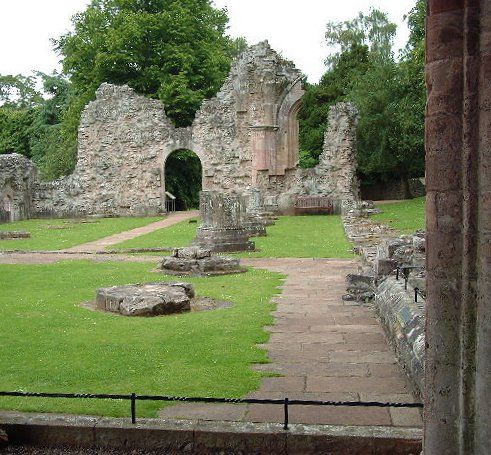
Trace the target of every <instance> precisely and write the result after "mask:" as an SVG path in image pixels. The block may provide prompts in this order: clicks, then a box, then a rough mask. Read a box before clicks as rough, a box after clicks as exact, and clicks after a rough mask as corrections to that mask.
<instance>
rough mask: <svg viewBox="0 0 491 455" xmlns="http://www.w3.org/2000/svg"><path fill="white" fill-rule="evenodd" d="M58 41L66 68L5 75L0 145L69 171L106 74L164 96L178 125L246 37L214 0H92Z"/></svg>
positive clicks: (51, 171) (46, 167)
mask: <svg viewBox="0 0 491 455" xmlns="http://www.w3.org/2000/svg"><path fill="white" fill-rule="evenodd" d="M72 25H73V31H72V32H69V33H67V34H65V35H63V36H61V37H60V38H58V39H56V40H53V43H54V46H55V49H56V50H57V52H58V53H59V54H60V56H61V59H62V64H63V76H60V75H52V76H48V75H41V74H38V75H37V76H38V80H39V79H41V82H42V84H43V90H42V92H41V93H40V92H39V91H37V90H36V88H35V86H36V83H35V82H36V78H35V77H24V76H0V126H1V127H2V130H1V131H0V153H10V152H13V151H16V152H18V153H23V154H24V155H26V156H28V157H32V158H33V159H34V160H35V161H36V163H37V164H38V165H39V167H40V168H41V172H42V175H43V176H44V177H45V178H56V177H59V176H61V175H65V174H69V173H70V172H72V170H73V168H74V165H75V162H76V150H77V132H78V126H79V123H80V116H81V112H82V110H83V108H84V106H85V105H86V104H87V103H88V102H89V101H90V100H92V99H94V97H95V91H96V89H97V88H98V87H99V85H100V84H101V83H102V82H110V83H114V84H128V85H129V86H130V87H132V88H133V89H134V90H136V91H137V92H138V93H141V94H144V95H147V96H149V97H151V98H154V99H160V100H161V101H162V102H163V103H164V105H165V109H166V113H167V115H168V116H169V117H170V118H171V119H172V120H173V121H174V123H175V124H176V126H186V125H189V124H190V123H191V122H192V120H193V118H194V115H195V113H196V111H197V110H198V108H199V107H200V105H201V103H202V101H203V100H204V99H205V98H209V97H212V96H213V95H215V94H216V92H217V91H218V90H219V89H220V87H221V85H222V84H223V82H224V80H225V78H226V76H227V74H228V71H229V69H230V64H231V61H232V58H233V57H234V56H235V55H237V54H238V53H239V52H240V51H241V50H243V49H244V48H245V46H246V42H245V40H244V39H243V38H239V39H231V38H229V37H228V36H227V35H226V30H227V26H228V17H227V13H226V11H225V10H222V9H217V8H215V7H214V6H213V4H212V2H211V0H92V1H91V3H90V4H89V6H88V7H87V8H86V9H85V11H83V12H81V13H79V14H76V15H75V16H74V17H73V18H72Z"/></svg>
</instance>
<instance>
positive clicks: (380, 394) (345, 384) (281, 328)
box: [163, 259, 422, 427]
mask: <svg viewBox="0 0 491 455" xmlns="http://www.w3.org/2000/svg"><path fill="white" fill-rule="evenodd" d="M242 262H243V264H244V265H250V266H254V267H260V268H267V269H269V270H274V271H278V272H281V273H284V274H285V275H286V276H287V278H286V279H285V281H284V283H283V285H282V286H281V289H282V291H283V292H282V294H281V295H278V296H275V297H274V299H273V300H274V302H276V303H277V308H276V311H274V312H273V315H274V317H275V323H274V325H272V326H269V327H267V328H266V330H268V331H269V332H270V333H271V336H270V339H269V341H268V342H267V343H265V344H263V345H259V346H260V347H262V348H264V349H266V350H267V351H268V354H269V358H270V359H271V360H272V362H271V363H269V364H258V365H253V367H252V368H253V369H254V370H255V371H260V372H264V373H277V374H281V375H282V376H281V377H265V378H263V379H262V382H261V387H260V388H259V390H257V391H256V392H253V393H251V394H249V395H248V398H263V399H271V398H273V399H283V398H285V397H288V398H289V399H303V400H312V399H313V400H328V401H358V400H366V401H383V402H387V401H392V402H414V397H413V396H412V394H411V391H410V388H409V386H408V383H407V381H406V379H405V377H404V375H403V373H402V371H401V369H400V368H399V366H398V364H397V361H396V358H395V355H394V352H393V350H392V349H391V348H390V346H389V345H388V344H387V342H386V339H385V336H384V332H383V329H382V327H381V326H380V324H379V323H378V321H377V320H376V319H375V317H374V315H373V313H372V311H371V310H370V309H369V308H366V307H364V306H361V305H359V304H357V303H353V302H343V300H342V299H341V296H342V295H343V293H344V292H345V276H346V274H348V273H349V272H351V271H352V270H353V269H354V268H355V264H354V262H353V261H349V260H348V261H347V260H332V259H331V260H312V259H246V260H243V261H242ZM197 406H198V408H196V409H194V408H193V405H192V404H189V405H188V407H185V408H183V407H182V406H181V405H180V407H179V408H178V410H176V413H179V412H180V413H181V414H183V417H186V418H189V417H191V416H197V415H198V414H197V413H199V412H201V413H202V414H201V415H202V416H203V418H204V419H205V420H206V419H211V420H212V419H213V416H214V415H215V414H216V413H220V412H225V411H226V410H228V412H226V415H223V417H224V419H223V420H229V419H232V418H233V417H238V415H239V414H240V419H241V420H242V421H251V422H281V421H282V419H283V407H282V406H280V405H259V404H253V405H241V406H240V407H237V406H235V407H234V405H231V406H232V408H230V409H228V408H219V410H218V411H217V410H211V411H210V413H209V414H207V413H206V411H204V410H203V409H205V408H206V406H204V407H202V405H197ZM239 408H240V411H238V409H239ZM186 409H187V410H188V411H187V412H189V414H186V412H185V411H186ZM163 412H165V413H166V415H170V414H169V413H171V412H173V411H168V410H165V411H163ZM174 414H175V413H174ZM290 421H291V422H295V423H304V424H329V425H331V424H336V425H384V426H400V427H421V425H422V420H421V416H420V411H419V410H417V409H400V408H397V409H396V408H366V407H365V408H362V407H346V406H343V407H319V406H291V409H290Z"/></svg>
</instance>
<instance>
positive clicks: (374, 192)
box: [360, 178, 426, 201]
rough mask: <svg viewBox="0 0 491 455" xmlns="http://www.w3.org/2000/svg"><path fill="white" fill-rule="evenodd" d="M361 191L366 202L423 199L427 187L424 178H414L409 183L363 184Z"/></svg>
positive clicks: (395, 181) (399, 181) (393, 181)
mask: <svg viewBox="0 0 491 455" xmlns="http://www.w3.org/2000/svg"><path fill="white" fill-rule="evenodd" d="M360 191H361V197H362V199H364V200H371V201H384V200H392V199H395V200H398V199H413V198H416V197H421V196H424V195H425V194H426V187H425V179H424V178H413V179H409V180H408V181H407V183H406V182H405V181H403V180H391V181H389V182H384V183H375V184H372V185H366V184H365V185H363V184H362V185H361V187H360Z"/></svg>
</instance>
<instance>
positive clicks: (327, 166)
mask: <svg viewBox="0 0 491 455" xmlns="http://www.w3.org/2000/svg"><path fill="white" fill-rule="evenodd" d="M302 85H303V75H302V74H301V72H300V71H299V70H298V69H296V68H295V66H294V65H293V64H292V63H291V62H289V61H287V60H285V59H283V58H282V57H281V56H280V55H279V54H278V53H276V52H275V51H274V50H273V49H271V47H270V46H269V44H268V43H267V42H262V43H259V44H257V45H255V46H252V47H250V48H248V49H247V50H246V51H245V52H244V53H243V54H242V55H241V56H240V57H239V58H238V59H237V60H236V61H235V63H234V64H233V66H232V69H231V71H230V74H229V76H228V78H227V79H226V81H225V83H224V85H223V87H222V88H221V90H220V91H219V93H218V94H217V95H216V96H215V97H213V98H212V99H209V100H206V101H204V102H203V104H202V106H201V108H200V109H199V111H198V112H197V114H196V117H195V120H194V122H193V124H192V125H191V126H190V127H188V128H176V127H175V126H174V125H173V123H172V122H171V121H170V119H169V118H168V117H167V116H166V113H165V108H164V106H163V105H162V103H161V102H160V101H156V100H151V99H148V98H146V97H144V96H142V95H138V94H136V93H135V92H134V91H133V90H132V89H131V88H129V87H128V86H115V85H111V84H102V85H101V86H100V87H99V89H98V90H97V92H96V99H95V100H94V101H92V102H90V103H89V104H88V105H87V106H86V108H85V110H84V111H83V113H82V117H81V122H80V128H79V136H78V143H79V144H78V157H77V164H76V167H75V171H74V173H73V174H72V175H70V176H67V177H64V178H62V179H60V180H57V181H54V182H49V183H40V182H38V183H37V184H36V188H35V191H34V192H33V196H32V198H33V199H32V204H31V206H32V214H33V215H34V216H53V215H59V216H73V215H88V214H103V215H150V214H158V213H162V212H164V211H165V162H166V160H167V157H168V156H169V155H170V154H171V153H172V152H174V151H176V150H180V149H188V150H192V151H193V152H195V153H196V154H197V156H198V157H199V159H200V161H201V164H202V169H203V189H204V190H214V191H221V192H231V191H245V190H247V189H248V188H258V189H259V190H261V192H262V193H263V195H264V198H265V201H266V205H267V207H268V208H270V209H272V210H275V211H279V212H283V213H287V212H289V211H291V210H292V209H293V206H294V204H295V200H296V198H297V196H303V195H323V196H329V197H331V198H332V199H335V200H337V201H340V200H344V199H349V200H358V199H359V196H358V183H357V180H356V174H355V171H356V161H355V156H356V154H355V130H356V121H357V113H356V109H354V107H353V106H351V105H349V104H345V103H342V104H340V105H337V106H334V107H333V108H331V113H330V117H329V127H328V130H327V132H326V140H325V144H324V152H323V153H322V155H321V157H320V163H319V165H318V166H317V167H316V168H314V169H300V168H299V167H298V121H297V113H298V110H299V109H300V106H301V99H302V96H303V93H304V91H303V88H302Z"/></svg>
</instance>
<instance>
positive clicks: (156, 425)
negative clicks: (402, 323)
mask: <svg viewBox="0 0 491 455" xmlns="http://www.w3.org/2000/svg"><path fill="white" fill-rule="evenodd" d="M0 428H2V429H4V430H5V431H6V433H7V434H8V436H9V442H10V443H11V444H17V445H21V444H22V445H34V446H40V447H72V448H73V447H75V448H85V449H87V448H107V449H120V450H124V451H127V450H133V449H143V450H156V449H157V450H165V451H168V452H169V451H170V452H171V453H203V454H204V453H215V452H217V451H220V450H224V451H226V452H227V453H230V454H233V453H257V454H261V453H275V454H289V453H291V454H294V453H295V454H298V453H303V454H322V453H325V454H327V453H350V454H359V455H362V454H363V455H369V454H393V455H399V454H400V455H409V454H419V453H420V451H421V430H419V429H410V428H409V429H408V428H389V427H355V426H332V425H298V424H295V425H290V429H289V430H288V431H285V430H283V425H282V424H279V423H265V424H256V423H242V422H209V421H195V420H161V419H139V420H138V422H137V424H136V425H132V424H131V423H130V421H129V419H113V418H103V417H90V416H71V415H69V416H67V415H55V414H28V413H18V412H0Z"/></svg>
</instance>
